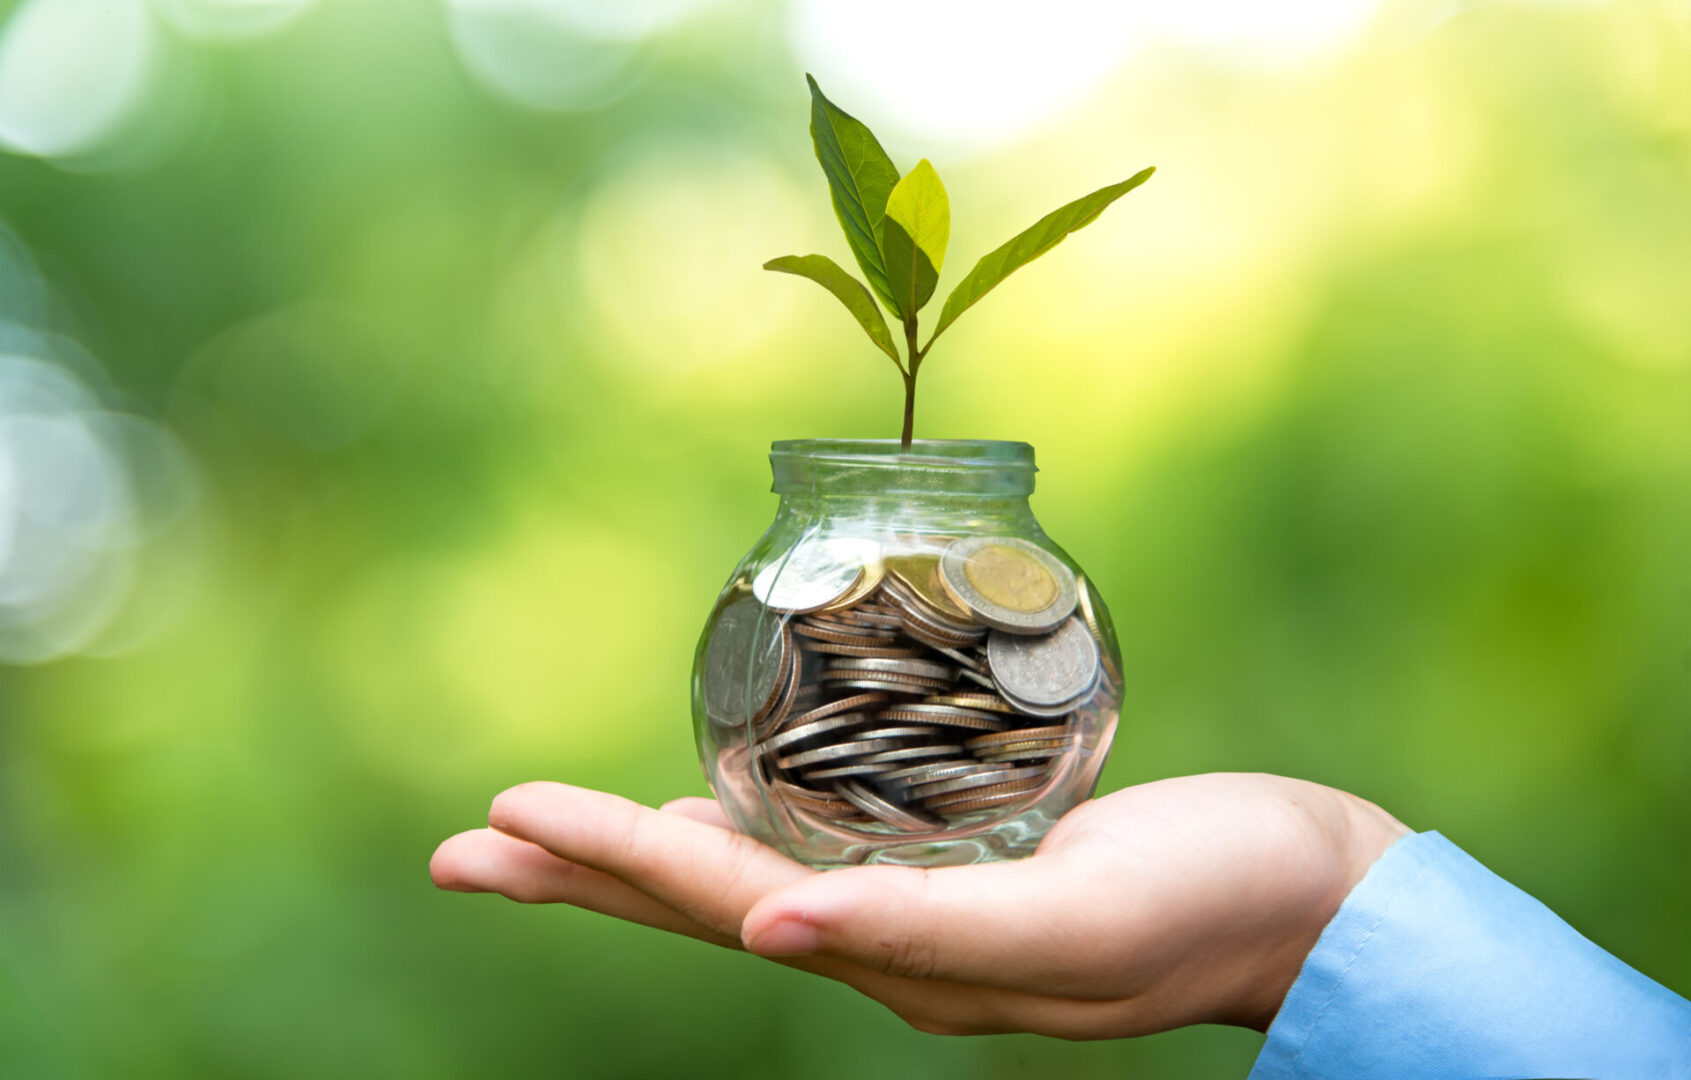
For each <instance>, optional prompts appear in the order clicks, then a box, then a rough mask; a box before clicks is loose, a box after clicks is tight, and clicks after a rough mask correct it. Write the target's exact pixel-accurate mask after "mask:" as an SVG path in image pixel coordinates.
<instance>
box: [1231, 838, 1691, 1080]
mask: <svg viewBox="0 0 1691 1080" xmlns="http://www.w3.org/2000/svg"><path fill="white" fill-rule="evenodd" d="M1553 1076H1554V1077H1603V1078H1606V1080H1607V1078H1614V1080H1620V1078H1626V1077H1638V1078H1671V1080H1691V1003H1688V1002H1686V1000H1685V999H1684V998H1682V997H1680V996H1679V995H1677V994H1674V993H1673V992H1671V991H1669V990H1667V989H1666V988H1664V987H1662V986H1661V985H1660V984H1658V983H1655V982H1653V981H1651V980H1650V979H1648V978H1646V977H1645V976H1643V975H1641V974H1639V973H1638V972H1636V971H1634V970H1633V969H1632V968H1630V967H1627V966H1626V965H1625V964H1623V963H1621V962H1620V961H1619V960H1617V959H1615V958H1614V957H1613V956H1610V955H1609V954H1608V953H1606V952H1604V951H1603V950H1602V949H1599V948H1598V947H1597V946H1596V945H1593V944H1592V943H1591V942H1590V941H1587V940H1586V939H1585V938H1584V937H1581V936H1580V934H1579V933H1578V932H1576V931H1575V930H1574V929H1573V928H1572V927H1570V926H1569V925H1568V924H1567V923H1565V922H1563V921H1562V920H1561V919H1560V918H1558V917H1557V916H1556V914H1555V913H1554V912H1552V911H1551V910H1550V909H1549V908H1547V907H1545V906H1544V905H1543V904H1541V903H1539V902H1538V901H1537V900H1534V899H1533V898H1532V897H1530V896H1528V895H1527V894H1526V893H1524V892H1522V891H1521V890H1519V889H1517V888H1515V887H1514V886H1513V885H1510V884H1509V883H1508V882H1506V881H1504V880H1503V879H1502V878H1499V877H1498V876H1497V875H1495V874H1493V873H1491V871H1489V870H1487V869H1486V868H1485V867H1483V866H1481V865H1480V864H1479V863H1478V862H1475V861H1474V860H1473V859H1472V858H1471V857H1469V856H1468V855H1467V854H1466V853H1465V852H1463V851H1462V850H1461V849H1460V848H1458V847H1457V846H1456V845H1454V844H1452V843H1451V842H1450V841H1448V840H1446V839H1445V838H1444V837H1443V836H1441V835H1439V834H1438V833H1436V832H1428V833H1416V834H1414V835H1411V836H1406V837H1403V838H1402V839H1400V840H1398V842H1397V843H1395V844H1393V845H1392V846H1391V848H1390V849H1388V850H1387V851H1386V853H1385V854H1384V855H1382V856H1381V857H1380V859H1379V860H1378V861H1377V862H1375V864H1374V865H1373V866H1372V867H1371V868H1370V869H1369V871H1368V873H1367V875H1366V876H1365V877H1364V878H1363V879H1362V881H1361V882H1359V883H1358V884H1357V886H1356V888H1355V889H1353V890H1351V894H1350V895H1349V896H1348V897H1346V898H1345V902H1344V904H1343V905H1341V906H1340V908H1339V911H1338V913H1337V914H1336V915H1334V916H1333V921H1332V922H1330V923H1328V924H1327V928H1326V930H1324V931H1323V932H1322V934H1321V938H1320V940H1319V941H1318V942H1317V943H1316V945H1315V948H1314V949H1313V950H1311V952H1310V954H1309V956H1308V958H1306V959H1305V961H1304V965H1303V969H1302V970H1301V971H1300V972H1299V973H1298V978H1297V981H1296V982H1295V983H1293V984H1292V988H1291V990H1290V991H1289V992H1288V993H1287V995H1286V1000H1285V1002H1284V1003H1283V1004H1282V1005H1281V1007H1280V1012H1279V1014H1278V1015H1277V1016H1276V1017H1275V1019H1274V1023H1273V1024H1272V1025H1271V1026H1270V1027H1269V1029H1268V1040H1267V1042H1266V1043H1264V1045H1263V1048H1262V1053H1261V1054H1260V1055H1259V1056H1258V1058H1257V1061H1256V1065H1255V1067H1254V1068H1252V1070H1251V1074H1250V1078H1249V1080H1292V1078H1294V1077H1302V1078H1305V1080H1311V1078H1333V1080H1339V1078H1343V1080H1386V1078H1392V1080H1398V1078H1402V1077H1416V1078H1424V1080H1431V1078H1437V1077H1512V1078H1521V1077H1553Z"/></svg>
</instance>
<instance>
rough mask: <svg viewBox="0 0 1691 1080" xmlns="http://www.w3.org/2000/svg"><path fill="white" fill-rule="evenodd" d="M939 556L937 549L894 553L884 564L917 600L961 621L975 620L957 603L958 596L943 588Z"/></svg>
mask: <svg viewBox="0 0 1691 1080" xmlns="http://www.w3.org/2000/svg"><path fill="white" fill-rule="evenodd" d="M939 556H940V553H939V552H938V551H917V552H911V553H909V554H904V555H893V556H889V557H888V558H887V559H886V567H887V571H888V572H889V573H890V574H892V575H893V576H894V577H896V578H898V580H899V581H901V582H903V583H904V585H905V586H906V587H907V588H908V589H909V590H910V591H911V592H913V593H915V594H916V597H917V599H919V600H921V601H922V602H923V603H925V604H927V605H928V606H929V607H932V608H933V609H934V610H935V611H938V612H939V613H940V614H941V615H944V616H946V617H947V618H951V619H956V620H957V621H959V622H962V623H972V622H974V616H973V615H970V614H969V609H968V608H966V607H964V606H963V605H962V604H960V603H958V601H957V598H956V597H954V596H952V595H951V594H950V593H949V592H947V591H946V589H945V584H944V582H942V581H941V580H940V576H939Z"/></svg>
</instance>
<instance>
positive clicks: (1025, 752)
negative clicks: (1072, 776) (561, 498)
mask: <svg viewBox="0 0 1691 1080" xmlns="http://www.w3.org/2000/svg"><path fill="white" fill-rule="evenodd" d="M1068 752H1069V744H1068V743H1064V744H1062V745H1061V746H1041V747H1038V748H1035V749H1022V750H1006V751H1004V752H1002V753H996V754H982V755H980V760H982V761H987V762H991V763H993V764H1003V763H1005V762H1009V761H1050V760H1051V759H1052V758H1056V757H1062V756H1063V755H1064V754H1066V753H1068Z"/></svg>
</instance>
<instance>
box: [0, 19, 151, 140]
mask: <svg viewBox="0 0 1691 1080" xmlns="http://www.w3.org/2000/svg"><path fill="white" fill-rule="evenodd" d="M158 48H159V43H158V31H157V27H156V26H155V25H154V24H153V21H152V17H151V15H150V14H149V12H148V11H147V8H146V5H145V4H144V3H142V2H141V0H25V2H24V3H23V5H22V6H20V7H19V8H18V9H17V10H16V11H14V12H13V13H12V17H11V18H10V19H9V20H7V22H6V24H5V26H3V27H0V146H4V147H5V148H6V149H8V150H12V151H15V152H18V153H23V154H33V155H36V156H39V157H62V156H66V155H71V154H76V153H81V152H83V151H87V150H92V149H94V148H96V147H97V146H99V145H100V144H101V143H102V142H104V141H105V140H106V139H107V138H108V137H109V136H111V135H112V134H113V133H114V132H116V131H117V130H118V129H119V128H120V127H121V126H122V124H123V123H124V121H125V120H127V119H128V118H129V117H130V116H131V114H132V113H133V112H134V111H135V109H136V108H137V107H138V105H139V104H140V103H141V101H142V99H143V98H144V97H145V96H146V92H147V88H148V86H149V85H150V83H151V81H152V79H153V77H154V74H155V71H156V68H157V61H158V56H157V53H158Z"/></svg>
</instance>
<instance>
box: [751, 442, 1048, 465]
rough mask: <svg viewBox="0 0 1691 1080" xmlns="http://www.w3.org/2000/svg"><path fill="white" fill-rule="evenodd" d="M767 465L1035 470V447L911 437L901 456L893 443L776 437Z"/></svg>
mask: <svg viewBox="0 0 1691 1080" xmlns="http://www.w3.org/2000/svg"><path fill="white" fill-rule="evenodd" d="M769 457H770V460H771V462H774V463H779V462H781V461H782V460H788V461H793V460H803V461H816V462H838V463H840V464H844V465H855V466H860V467H862V466H866V467H881V468H904V469H908V468H918V469H990V470H992V471H994V472H1026V473H1035V472H1038V471H1039V468H1038V466H1036V465H1035V464H1034V463H1033V446H1032V445H1031V444H1029V443H1025V442H1009V441H1001V440H996V439H914V440H912V441H911V443H910V450H909V452H905V451H904V450H903V448H902V446H901V445H900V443H899V440H897V439H776V440H775V441H774V442H772V443H770V444H769Z"/></svg>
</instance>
